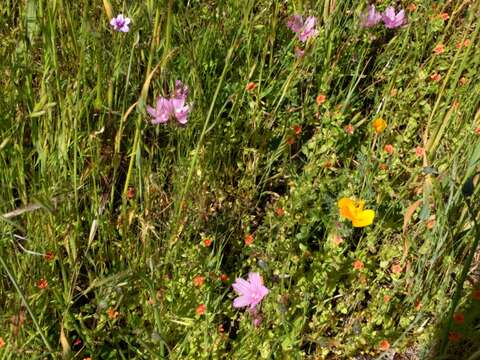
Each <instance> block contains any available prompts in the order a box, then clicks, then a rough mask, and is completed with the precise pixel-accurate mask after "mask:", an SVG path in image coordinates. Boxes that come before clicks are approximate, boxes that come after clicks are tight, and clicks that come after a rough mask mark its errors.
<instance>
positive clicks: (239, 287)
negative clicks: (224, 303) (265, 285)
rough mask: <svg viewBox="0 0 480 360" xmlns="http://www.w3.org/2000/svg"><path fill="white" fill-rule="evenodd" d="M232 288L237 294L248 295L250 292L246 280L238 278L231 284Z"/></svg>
mask: <svg viewBox="0 0 480 360" xmlns="http://www.w3.org/2000/svg"><path fill="white" fill-rule="evenodd" d="M232 287H233V290H235V292H236V293H237V294H239V295H248V294H250V293H251V286H250V283H249V282H248V281H247V280H244V279H242V278H238V279H236V280H235V282H234V283H233V284H232Z"/></svg>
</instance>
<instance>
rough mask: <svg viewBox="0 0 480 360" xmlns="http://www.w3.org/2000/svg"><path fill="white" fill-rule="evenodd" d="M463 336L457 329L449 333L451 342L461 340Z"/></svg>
mask: <svg viewBox="0 0 480 360" xmlns="http://www.w3.org/2000/svg"><path fill="white" fill-rule="evenodd" d="M461 337H462V335H460V334H459V333H458V332H456V331H450V332H449V333H448V340H450V341H451V342H459V341H460V339H461Z"/></svg>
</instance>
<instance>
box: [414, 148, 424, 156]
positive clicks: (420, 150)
mask: <svg viewBox="0 0 480 360" xmlns="http://www.w3.org/2000/svg"><path fill="white" fill-rule="evenodd" d="M415 155H417V156H418V157H422V156H424V155H425V149H424V148H423V147H421V146H417V147H416V148H415Z"/></svg>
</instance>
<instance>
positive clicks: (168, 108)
mask: <svg viewBox="0 0 480 360" xmlns="http://www.w3.org/2000/svg"><path fill="white" fill-rule="evenodd" d="M172 111H173V106H172V103H171V102H170V100H169V99H165V98H164V97H163V96H159V97H158V98H157V106H156V107H155V108H152V107H151V106H147V112H148V113H149V114H150V115H151V116H152V117H153V119H152V124H164V123H166V122H167V121H168V120H169V119H170V116H171V114H172Z"/></svg>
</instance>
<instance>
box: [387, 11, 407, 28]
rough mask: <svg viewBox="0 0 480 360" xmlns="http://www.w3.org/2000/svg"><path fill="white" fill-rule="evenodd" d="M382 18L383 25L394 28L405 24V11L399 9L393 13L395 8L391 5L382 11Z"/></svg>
mask: <svg viewBox="0 0 480 360" xmlns="http://www.w3.org/2000/svg"><path fill="white" fill-rule="evenodd" d="M382 20H383V23H384V24H385V27H387V28H389V29H395V28H397V27H399V26H402V25H404V24H405V22H406V19H405V11H403V10H400V11H399V12H398V14H395V8H393V7H392V6H389V7H387V8H386V9H385V11H384V12H383V14H382Z"/></svg>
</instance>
